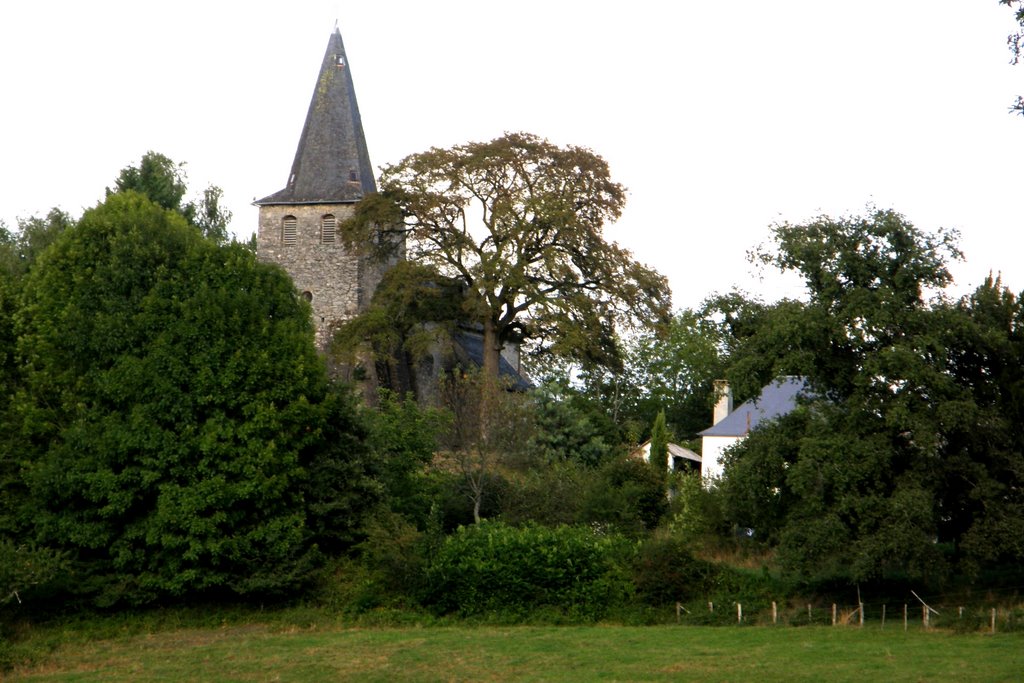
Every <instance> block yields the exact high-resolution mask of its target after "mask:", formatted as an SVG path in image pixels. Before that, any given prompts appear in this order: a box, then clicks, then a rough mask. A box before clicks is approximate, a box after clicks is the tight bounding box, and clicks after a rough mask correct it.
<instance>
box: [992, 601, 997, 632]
mask: <svg viewBox="0 0 1024 683" xmlns="http://www.w3.org/2000/svg"><path fill="white" fill-rule="evenodd" d="M995 632H996V608H995V607H993V608H992V634H993V635H995Z"/></svg>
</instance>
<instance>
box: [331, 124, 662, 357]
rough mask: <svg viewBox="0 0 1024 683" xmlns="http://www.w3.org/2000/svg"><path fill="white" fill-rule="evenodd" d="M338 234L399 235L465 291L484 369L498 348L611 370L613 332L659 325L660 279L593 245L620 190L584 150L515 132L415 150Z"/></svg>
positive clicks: (604, 244) (621, 254) (621, 197)
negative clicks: (522, 348)
mask: <svg viewBox="0 0 1024 683" xmlns="http://www.w3.org/2000/svg"><path fill="white" fill-rule="evenodd" d="M381 188H382V191H381V193H380V194H379V195H374V196H371V197H367V198H366V199H364V200H363V201H362V202H360V204H359V205H358V209H357V214H356V216H355V218H354V219H353V220H351V221H348V222H347V223H346V224H345V225H344V226H343V232H344V234H345V235H346V240H347V241H348V242H349V243H350V244H351V245H353V246H357V247H358V246H360V245H363V246H365V245H378V246H387V245H391V244H395V243H397V242H398V241H399V240H389V239H380V233H381V231H382V230H383V231H393V232H395V233H397V234H400V235H402V236H403V237H404V238H405V245H406V249H407V251H406V255H407V257H408V258H409V259H410V260H412V261H414V262H418V263H424V264H429V265H432V266H434V267H435V268H437V269H438V270H439V272H440V273H441V274H442V275H445V276H449V277H453V278H456V279H458V281H459V282H461V284H462V285H463V287H464V291H465V295H466V298H465V305H464V311H463V312H464V315H465V316H466V317H467V318H468V319H469V320H472V321H473V322H475V323H478V324H479V325H480V326H481V328H482V330H483V335H484V349H485V353H484V371H485V373H486V374H488V375H489V376H491V377H497V376H498V362H499V354H500V352H501V349H502V346H503V345H504V344H506V343H519V342H522V341H526V342H529V343H531V344H532V345H533V347H534V350H535V351H538V352H551V353H554V354H558V355H561V356H565V357H569V358H572V359H574V360H575V361H577V362H579V363H582V364H585V365H588V364H598V365H609V364H611V365H614V364H618V363H619V362H620V358H619V349H618V344H617V338H616V335H615V330H616V329H617V328H619V327H621V326H631V325H650V324H655V323H659V322H662V321H664V320H667V318H668V311H669V296H670V294H669V289H668V285H667V282H666V280H665V278H664V277H662V276H661V275H659V274H658V273H656V272H655V271H653V270H651V269H649V268H647V267H645V266H643V265H641V264H639V263H638V262H636V261H635V260H634V259H633V257H632V255H631V254H630V253H629V252H628V251H626V250H625V249H622V248H621V247H619V246H618V245H617V244H615V243H609V242H608V241H606V240H605V239H604V237H603V228H604V224H605V222H606V221H609V220H614V219H616V218H618V217H619V215H620V213H621V211H622V207H623V204H624V202H625V191H624V189H623V188H622V186H621V185H619V184H618V183H615V182H613V181H612V180H611V178H610V174H609V171H608V165H607V164H606V163H605V161H604V160H603V159H602V158H601V157H599V156H598V155H596V154H594V153H593V152H591V151H590V150H588V149H584V148H581V147H572V146H570V147H565V148H562V147H558V146H556V145H553V144H551V143H549V142H547V141H546V140H542V139H540V138H537V137H535V136H533V135H528V134H525V133H510V134H506V135H505V136H503V137H501V138H498V139H496V140H493V141H491V142H484V143H468V144H464V145H458V146H455V147H452V148H450V149H437V148H434V149H431V150H429V151H427V152H422V153H419V154H413V155H411V156H409V157H406V158H405V159H403V160H402V161H400V162H399V163H398V164H396V165H393V166H389V167H386V168H385V169H384V172H383V174H382V176H381Z"/></svg>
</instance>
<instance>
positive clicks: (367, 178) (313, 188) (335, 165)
mask: <svg viewBox="0 0 1024 683" xmlns="http://www.w3.org/2000/svg"><path fill="white" fill-rule="evenodd" d="M376 191H377V184H376V182H375V181H374V178H373V168H372V167H371V166H370V155H369V152H368V151H367V148H366V137H365V136H364V135H363V123H362V120H361V119H360V117H359V106H358V105H357V104H356V93H355V88H354V87H353V85H352V69H351V67H350V66H349V63H348V57H347V55H346V54H345V46H344V44H343V43H342V41H341V32H340V31H339V30H338V29H335V30H334V33H333V34H332V35H331V38H330V40H329V41H328V43H327V51H326V52H325V53H324V61H323V64H322V65H321V67H320V75H319V76H318V77H317V82H316V87H315V88H314V89H313V98H312V100H311V101H310V103H309V111H308V113H307V114H306V123H305V125H304V126H303V127H302V135H301V136H300V138H299V146H298V149H296V151H295V160H294V161H293V162H292V170H291V174H290V175H289V176H288V184H287V186H286V187H285V188H284V189H283V190H280V191H279V192H275V193H274V194H272V195H269V196H267V197H264V198H263V199H259V200H257V201H256V202H255V203H256V204H258V205H264V204H334V203H348V202H355V201H358V200H359V199H362V198H363V196H365V195H366V194H369V193H371V192H376Z"/></svg>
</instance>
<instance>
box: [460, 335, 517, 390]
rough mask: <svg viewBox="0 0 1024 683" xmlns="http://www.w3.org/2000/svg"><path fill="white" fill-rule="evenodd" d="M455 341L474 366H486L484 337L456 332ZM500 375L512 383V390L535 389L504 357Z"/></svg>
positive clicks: (500, 363)
mask: <svg viewBox="0 0 1024 683" xmlns="http://www.w3.org/2000/svg"><path fill="white" fill-rule="evenodd" d="M454 340H455V343H457V344H458V345H459V346H460V347H462V350H463V351H465V352H466V355H467V356H468V357H469V360H470V361H471V362H472V363H473V364H475V365H476V366H477V367H479V368H482V367H483V366H484V339H483V337H482V336H480V335H478V334H473V333H471V332H456V333H455V335H454ZM498 374H499V375H500V376H501V377H507V378H508V379H509V380H510V381H511V382H512V385H511V388H512V389H515V390H516V391H527V390H529V389H532V388H533V383H532V382H530V380H528V379H527V378H526V376H525V375H523V374H522V373H521V372H519V371H518V370H516V369H515V368H514V367H512V364H511V363H509V362H508V361H507V360H505V357H504V356H501V357H500V359H499V360H498Z"/></svg>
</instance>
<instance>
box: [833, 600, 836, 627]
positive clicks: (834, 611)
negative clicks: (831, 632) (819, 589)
mask: <svg viewBox="0 0 1024 683" xmlns="http://www.w3.org/2000/svg"><path fill="white" fill-rule="evenodd" d="M832 625H833V626H835V625H836V603H834V602H833V603H832Z"/></svg>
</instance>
